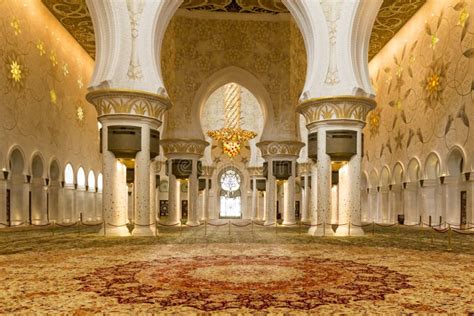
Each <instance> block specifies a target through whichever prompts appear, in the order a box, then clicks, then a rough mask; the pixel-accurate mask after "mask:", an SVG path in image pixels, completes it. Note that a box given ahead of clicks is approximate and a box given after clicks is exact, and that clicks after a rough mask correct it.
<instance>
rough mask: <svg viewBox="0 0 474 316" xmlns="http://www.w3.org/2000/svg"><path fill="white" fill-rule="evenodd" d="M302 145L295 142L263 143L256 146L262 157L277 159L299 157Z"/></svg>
mask: <svg viewBox="0 0 474 316" xmlns="http://www.w3.org/2000/svg"><path fill="white" fill-rule="evenodd" d="M304 145H305V144H304V143H302V142H297V141H275V142H272V141H264V142H260V143H258V144H257V147H258V148H259V149H260V151H261V152H262V157H263V158H267V157H270V156H272V157H278V156H283V157H287V156H296V157H297V156H299V154H300V150H301V148H303V147H304Z"/></svg>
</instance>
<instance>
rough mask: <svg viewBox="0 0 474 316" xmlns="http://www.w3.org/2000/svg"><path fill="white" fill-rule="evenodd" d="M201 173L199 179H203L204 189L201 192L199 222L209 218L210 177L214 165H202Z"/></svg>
mask: <svg viewBox="0 0 474 316" xmlns="http://www.w3.org/2000/svg"><path fill="white" fill-rule="evenodd" d="M202 169H203V174H202V175H201V179H203V180H204V181H205V185H204V190H203V192H202V212H201V222H204V221H207V220H209V191H210V190H211V179H212V174H213V173H214V170H215V167H212V166H203V167H202Z"/></svg>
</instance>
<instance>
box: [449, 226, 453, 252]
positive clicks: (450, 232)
mask: <svg viewBox="0 0 474 316" xmlns="http://www.w3.org/2000/svg"><path fill="white" fill-rule="evenodd" d="M451 234H452V230H451V224H448V251H451V250H453V249H452V248H451Z"/></svg>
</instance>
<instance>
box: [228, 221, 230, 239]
mask: <svg viewBox="0 0 474 316" xmlns="http://www.w3.org/2000/svg"><path fill="white" fill-rule="evenodd" d="M228 225H229V236H230V219H229V222H228Z"/></svg>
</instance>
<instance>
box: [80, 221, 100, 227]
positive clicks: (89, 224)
mask: <svg viewBox="0 0 474 316" xmlns="http://www.w3.org/2000/svg"><path fill="white" fill-rule="evenodd" d="M81 225H84V226H90V227H93V226H102V225H104V222H100V223H96V224H91V223H85V222H81Z"/></svg>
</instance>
